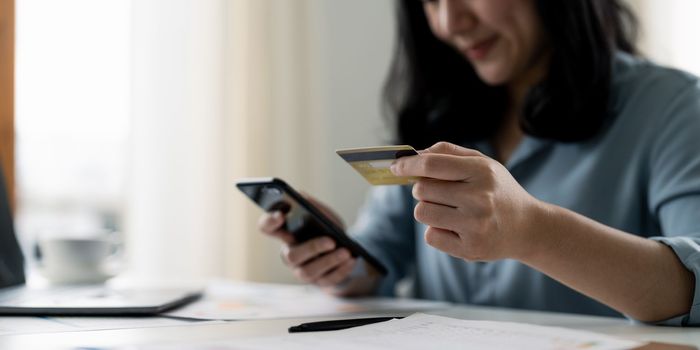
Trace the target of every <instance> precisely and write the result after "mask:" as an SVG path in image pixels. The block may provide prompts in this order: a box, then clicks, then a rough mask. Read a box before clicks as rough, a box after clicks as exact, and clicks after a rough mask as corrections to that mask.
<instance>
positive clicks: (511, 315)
mask: <svg viewBox="0 0 700 350" xmlns="http://www.w3.org/2000/svg"><path fill="white" fill-rule="evenodd" d="M427 313H431V314H436V315H444V316H449V317H456V318H463V319H474V320H494V321H511V322H526V323H532V324H539V325H546V326H558V327H567V328H571V329H579V330H589V331H594V332H599V333H604V334H610V335H615V336H619V337H624V338H628V339H636V340H646V341H657V342H667V343H678V344H685V345H695V346H700V328H673V327H655V326H645V325H635V324H632V323H630V322H629V321H627V320H623V319H615V318H605V317H592V316H578V315H571V314H556V313H546V312H532V311H518V310H511V309H501V308H485V307H470V306H455V307H450V308H448V309H442V310H435V311H431V312H427ZM407 314H410V312H402V313H391V314H390V315H393V316H401V315H407ZM370 315H372V316H377V315H388V314H387V313H375V314H363V315H352V316H345V317H348V318H352V317H364V316H370ZM331 318H333V317H323V318H304V319H282V320H265V321H233V322H228V323H225V324H209V325H197V324H193V325H188V326H174V327H159V328H142V329H121V330H109V331H80V332H63V333H41V334H26V335H14V336H5V337H0V349H3V350H12V349H22V350H26V349H54V348H72V347H78V346H92V347H114V346H125V345H136V344H173V343H192V342H197V341H206V340H226V339H232V338H235V337H241V336H250V335H281V334H286V333H287V328H288V327H289V326H292V325H296V324H299V323H302V322H310V321H319V320H324V319H331ZM339 318H341V317H339Z"/></svg>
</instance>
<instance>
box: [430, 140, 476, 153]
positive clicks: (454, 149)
mask: <svg viewBox="0 0 700 350" xmlns="http://www.w3.org/2000/svg"><path fill="white" fill-rule="evenodd" d="M420 153H421V154H424V153H441V154H451V155H455V156H484V154H483V153H481V152H479V151H477V150H473V149H470V148H464V147H461V146H457V145H455V144H454V143H449V142H438V143H436V144H434V145H432V146H430V147H428V148H426V149H425V150H423V151H421V152H420Z"/></svg>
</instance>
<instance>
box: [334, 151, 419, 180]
mask: <svg viewBox="0 0 700 350" xmlns="http://www.w3.org/2000/svg"><path fill="white" fill-rule="evenodd" d="M335 153H337V154H338V155H339V156H340V157H342V158H343V159H344V160H345V161H346V162H348V163H349V164H350V166H352V167H353V168H354V169H355V170H357V172H358V173H360V175H362V177H364V178H365V180H367V181H368V182H369V183H370V184H372V185H375V186H376V185H409V184H412V183H414V182H415V181H416V180H417V179H418V178H416V177H413V176H396V175H394V174H393V173H392V172H391V170H390V169H389V167H390V166H391V164H392V163H393V162H394V161H395V160H396V159H399V158H401V157H407V156H415V155H418V152H416V150H415V149H413V147H411V146H407V145H400V146H379V147H362V148H348V149H339V150H336V151H335Z"/></svg>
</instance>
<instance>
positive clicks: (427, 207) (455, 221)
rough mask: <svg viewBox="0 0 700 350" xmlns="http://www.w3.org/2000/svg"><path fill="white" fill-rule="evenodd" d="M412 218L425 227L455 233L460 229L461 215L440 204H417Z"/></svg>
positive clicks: (453, 209)
mask: <svg viewBox="0 0 700 350" xmlns="http://www.w3.org/2000/svg"><path fill="white" fill-rule="evenodd" d="M413 216H414V217H415V218H416V220H418V221H419V222H421V223H423V224H425V225H428V226H432V227H437V228H441V229H444V230H450V231H457V229H458V228H459V227H460V217H461V215H460V213H459V212H458V211H457V209H456V208H452V207H448V206H444V205H441V204H435V203H429V202H418V204H416V207H415V209H414V210H413Z"/></svg>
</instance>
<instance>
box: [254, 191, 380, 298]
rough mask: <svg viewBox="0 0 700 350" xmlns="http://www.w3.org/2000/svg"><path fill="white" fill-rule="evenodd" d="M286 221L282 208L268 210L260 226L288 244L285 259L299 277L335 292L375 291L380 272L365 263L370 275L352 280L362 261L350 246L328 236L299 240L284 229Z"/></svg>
mask: <svg viewBox="0 0 700 350" xmlns="http://www.w3.org/2000/svg"><path fill="white" fill-rule="evenodd" d="M307 199H309V200H312V199H311V198H307ZM314 204H315V205H316V206H317V207H318V208H319V209H321V210H322V211H323V212H324V214H326V215H327V216H328V217H330V218H332V219H333V220H334V221H336V224H338V225H339V226H340V227H342V226H343V225H342V223H341V222H340V220H339V219H338V216H337V215H335V214H334V213H332V212H330V209H328V208H327V207H325V206H323V205H321V204H320V203H318V202H317V201H314ZM284 221H285V216H284V214H283V213H282V212H280V211H275V212H272V213H265V214H263V215H262V216H261V217H260V220H259V223H258V227H259V229H260V230H261V231H262V232H263V233H265V234H267V235H269V236H272V237H274V238H276V239H279V240H280V241H282V242H283V243H284V246H283V248H282V260H283V261H284V263H285V264H286V265H287V266H289V267H290V268H291V269H292V271H293V273H294V275H295V276H296V277H297V278H298V279H299V280H301V281H304V282H307V283H313V284H316V285H318V286H319V287H322V288H323V289H324V290H325V291H327V292H328V293H330V294H334V295H341V296H350V295H364V294H369V293H370V292H371V291H372V287H373V285H374V283H372V282H373V281H374V280H376V279H377V278H376V275H377V273H376V272H374V271H373V270H374V269H373V268H371V267H369V266H365V268H367V272H368V276H367V277H369V278H361V279H358V280H356V281H349V277H350V274H351V272H352V271H353V269H354V268H355V265H356V264H357V263H358V260H357V258H355V257H353V256H352V254H350V251H349V250H348V249H347V248H345V247H338V246H337V245H336V242H335V241H334V240H333V239H332V238H331V237H328V236H320V237H316V238H312V239H310V240H308V241H305V242H303V243H297V242H296V241H295V240H294V236H293V235H292V234H291V233H290V232H288V231H286V230H284Z"/></svg>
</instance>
